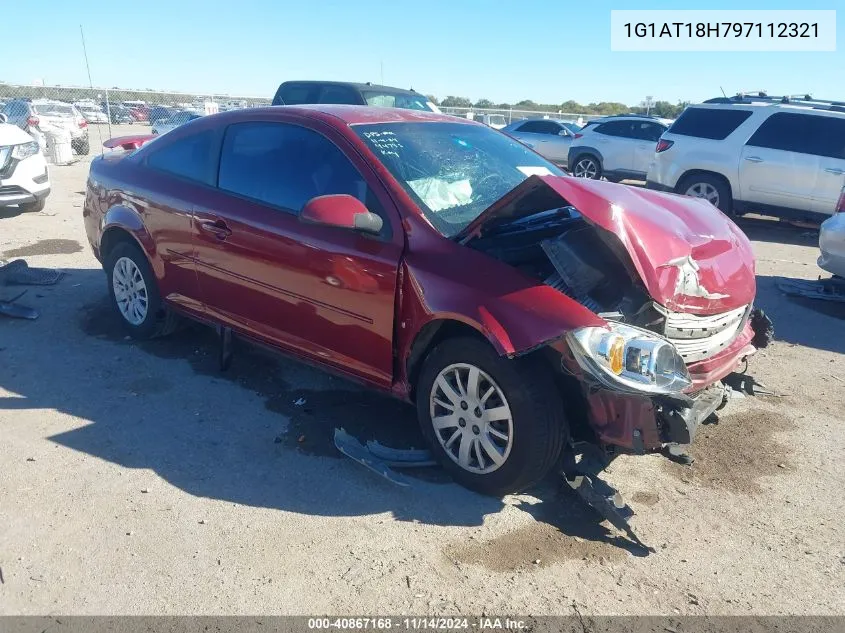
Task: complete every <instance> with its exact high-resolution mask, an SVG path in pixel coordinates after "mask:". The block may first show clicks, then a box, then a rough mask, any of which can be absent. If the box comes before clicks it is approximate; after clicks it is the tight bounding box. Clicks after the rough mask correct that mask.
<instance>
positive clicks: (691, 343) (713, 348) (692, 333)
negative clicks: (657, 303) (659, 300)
mask: <svg viewBox="0 0 845 633" xmlns="http://www.w3.org/2000/svg"><path fill="white" fill-rule="evenodd" d="M748 309H749V306H743V307H741V308H737V309H736V310H731V311H730V312H723V313H722V314H714V315H711V316H699V315H696V314H685V313H681V312H669V313H667V314H666V322H665V325H664V330H663V335H664V336H665V337H666V338H668V339H669V340H670V341H672V343H673V344H674V345H675V348H676V349H677V350H678V353H679V354H680V355H681V358H683V359H684V361H685V362H686V363H695V362H697V361H700V360H704V359H705V358H709V357H711V356H713V355H715V354H717V353H719V352H720V351H722V350H723V349H724V348H726V347H727V346H729V345H730V344H731V343H732V342H733V340H734V339H735V338H736V336H737V335H738V334H739V332H740V331H741V330H742V326H743V325H744V324H745V320H746V317H747V316H748Z"/></svg>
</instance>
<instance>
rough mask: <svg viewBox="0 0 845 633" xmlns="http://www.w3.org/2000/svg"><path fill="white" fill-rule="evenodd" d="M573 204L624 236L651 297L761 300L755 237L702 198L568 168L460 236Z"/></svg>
mask: <svg viewBox="0 0 845 633" xmlns="http://www.w3.org/2000/svg"><path fill="white" fill-rule="evenodd" d="M566 205H571V206H573V207H575V208H576V209H577V210H578V212H579V213H580V214H581V215H582V216H583V217H584V219H585V220H586V221H588V222H589V223H591V224H593V225H595V226H597V227H599V228H601V229H604V231H607V232H608V233H612V234H613V235H615V236H616V238H618V240H619V242H620V243H621V245H622V246H623V247H624V249H625V250H626V251H627V253H628V255H629V256H630V258H631V263H632V264H633V266H634V268H635V269H636V272H637V273H638V274H639V276H640V279H641V280H642V282H643V284H644V285H645V287H646V289H647V290H648V292H649V294H650V295H651V297H652V298H653V299H654V300H655V301H657V302H658V303H660V304H661V305H663V306H665V307H666V308H668V309H669V310H672V311H676V312H693V313H698V314H716V313H720V312H726V311H728V310H732V309H735V308H739V307H741V306H744V305H747V304H749V303H751V302H752V301H753V300H754V295H755V292H756V283H755V277H754V274H755V273H754V254H753V252H752V250H751V244H750V242H749V241H748V238H747V237H746V236H745V234H744V233H742V231H741V230H740V229H739V228H738V227H737V226H736V225H735V224H734V223H733V222H732V221H731V220H730V219H728V217H727V216H725V215H724V214H723V213H722V212H721V211H719V210H718V209H716V208H715V207H714V206H713V205H711V204H710V203H709V202H707V201H705V200H701V199H698V198H689V197H687V196H680V195H675V194H664V193H658V192H656V191H651V190H648V189H641V188H637V187H630V186H627V185H617V184H614V183H608V182H601V181H596V180H587V179H582V178H572V177H568V176H531V177H529V178H527V179H526V180H525V181H523V182H522V183H521V184H520V185H518V186H517V187H515V188H514V189H512V190H511V191H509V192H508V193H507V194H505V195H504V196H503V197H502V198H501V199H499V200H498V201H497V202H495V203H494V204H492V205H491V206H490V207H489V208H488V209H486V210H485V211H484V212H483V213H481V215H479V217H478V218H476V219H475V220H474V221H473V222H471V223H470V224H469V226H467V227H466V228H465V229H464V230H463V231H462V232H461V233H460V234H459V235H458V236H457V239H459V240H460V241H462V242H466V241H468V240H469V239H472V238H473V237H475V236H480V235H484V234H485V233H487V232H489V231H491V230H493V229H494V227H495V226H497V225H499V224H502V223H506V222H508V221H511V220H514V219H517V218H520V217H524V216H528V215H531V214H533V213H537V212H539V211H544V210H547V209H553V208H556V207H561V206H566ZM606 237H609V236H606Z"/></svg>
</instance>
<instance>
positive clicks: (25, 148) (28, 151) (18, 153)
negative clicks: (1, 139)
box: [12, 141, 38, 160]
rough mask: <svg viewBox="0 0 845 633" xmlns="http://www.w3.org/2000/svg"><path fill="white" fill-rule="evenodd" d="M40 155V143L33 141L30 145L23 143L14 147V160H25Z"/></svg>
mask: <svg viewBox="0 0 845 633" xmlns="http://www.w3.org/2000/svg"><path fill="white" fill-rule="evenodd" d="M37 153H38V143H37V142H36V141H31V142H29V143H21V144H20V145H15V146H13V147H12V158H14V159H15V160H23V159H24V158H29V157H30V156H35V155H36V154H37Z"/></svg>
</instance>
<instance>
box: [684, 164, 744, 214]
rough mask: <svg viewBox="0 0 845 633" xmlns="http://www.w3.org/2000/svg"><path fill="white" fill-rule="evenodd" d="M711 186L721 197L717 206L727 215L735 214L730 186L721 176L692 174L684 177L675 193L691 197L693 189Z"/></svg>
mask: <svg viewBox="0 0 845 633" xmlns="http://www.w3.org/2000/svg"><path fill="white" fill-rule="evenodd" d="M704 186H709V187H712V188H713V189H715V190H716V192H717V193H718V195H719V200H718V204H716V205H715V206H716V207H718V209H719V210H720V211H721V212H722V213H725V214H728V215H730V214H731V213H732V212H733V197H732V196H731V188H730V186H729V185H728V184H727V183H726V182H725V181H724V180H723V179H722V178H720V177H719V176H716V175H714V174H706V173H702V174H691V175H689V176H684V177H683V178H681V180H680V181H679V182H678V185H677V186H676V187H675V192H676V193H680V194H682V195H691V194H687V191H689V190H690V189H691V188H693V187H699V188H700V187H704ZM694 197H701V196H694Z"/></svg>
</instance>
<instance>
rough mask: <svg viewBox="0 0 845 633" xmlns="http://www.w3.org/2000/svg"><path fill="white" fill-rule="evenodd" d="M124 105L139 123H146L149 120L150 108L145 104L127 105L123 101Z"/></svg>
mask: <svg viewBox="0 0 845 633" xmlns="http://www.w3.org/2000/svg"><path fill="white" fill-rule="evenodd" d="M123 106H124V107H126V108H128V109H129V114H131V115H132V118H133V119H135V121H137V122H139V123H146V122H148V121H149V120H150V109H149V108H148V107H147V106H145V105H129V104H126V103H124V104H123Z"/></svg>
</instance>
